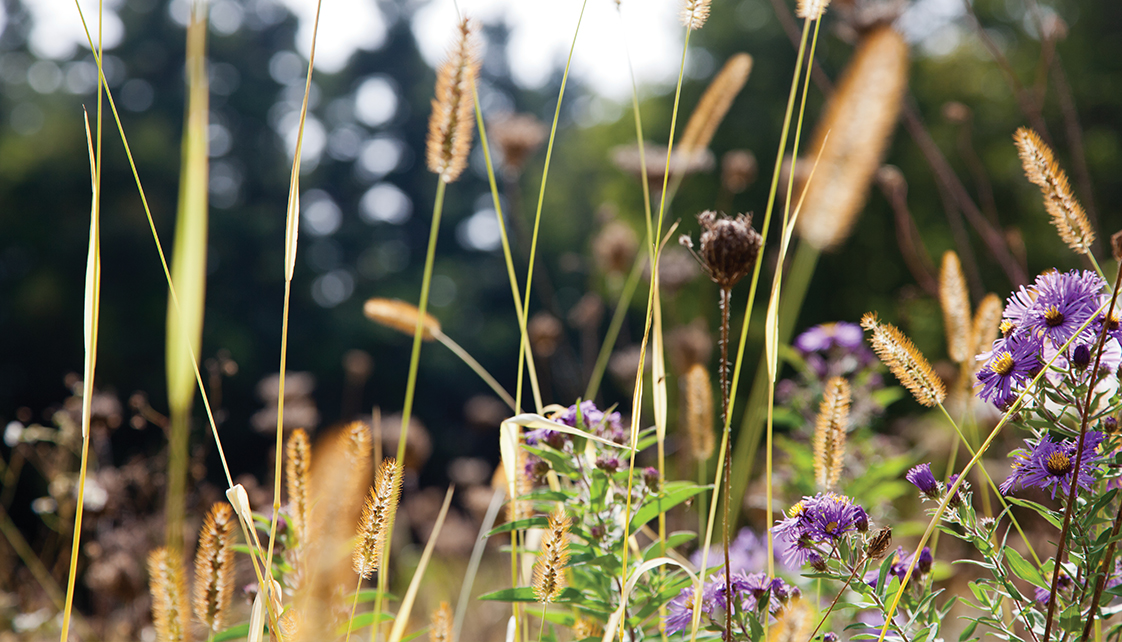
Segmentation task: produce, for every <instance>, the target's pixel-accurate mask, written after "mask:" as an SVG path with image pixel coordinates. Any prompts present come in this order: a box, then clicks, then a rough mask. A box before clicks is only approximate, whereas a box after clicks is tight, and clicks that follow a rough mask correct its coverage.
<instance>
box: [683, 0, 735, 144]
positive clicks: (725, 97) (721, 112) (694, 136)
mask: <svg viewBox="0 0 1122 642" xmlns="http://www.w3.org/2000/svg"><path fill="white" fill-rule="evenodd" d="M706 11H708V9H706ZM750 73H752V56H749V55H748V54H746V53H738V54H735V55H733V56H732V57H731V58H729V59H728V61H727V62H725V66H724V67H722V68H721V71H719V72H717V75H716V76H714V77H713V81H712V82H710V83H709V87H707V88H706V89H705V93H704V94H702V95H701V100H699V101H698V102H697V107H695V108H694V110H693V114H691V115H690V119H689V121H688V122H687V123H686V128H685V129H684V130H683V131H682V137H681V138H680V139H679V141H678V150H679V151H681V152H682V153H683V154H686V155H694V154H696V153H698V152H701V151H703V150H704V149H706V148H707V147H709V143H710V142H712V141H713V135H714V134H715V133H716V132H717V127H718V126H719V125H720V124H721V122H722V121H723V120H724V119H725V115H727V114H728V111H729V107H731V106H732V101H733V100H734V99H736V97H737V95H739V94H740V90H741V89H743V88H744V83H746V82H747V81H748V74H750Z"/></svg>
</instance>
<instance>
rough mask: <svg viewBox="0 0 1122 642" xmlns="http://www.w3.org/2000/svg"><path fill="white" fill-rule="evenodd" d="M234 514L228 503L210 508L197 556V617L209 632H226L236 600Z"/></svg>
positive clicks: (201, 534) (200, 532)
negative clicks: (228, 619)
mask: <svg viewBox="0 0 1122 642" xmlns="http://www.w3.org/2000/svg"><path fill="white" fill-rule="evenodd" d="M236 526H237V521H236V520H235V519H234V511H233V509H232V508H230V505H229V504H227V503H225V502H218V503H216V504H214V505H213V506H211V507H210V511H209V512H208V513H207V515H206V519H205V520H203V528H202V530H201V531H199V548H198V551H197V552H196V553H195V615H196V617H198V618H199V620H200V621H201V622H202V623H203V624H205V625H206V627H207V630H209V631H212V632H215V633H217V632H218V631H221V630H223V629H224V628H226V617H227V616H228V615H229V614H230V604H231V601H232V600H233V598H234V529H235V527H236Z"/></svg>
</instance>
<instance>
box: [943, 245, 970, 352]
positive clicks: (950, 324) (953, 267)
mask: <svg viewBox="0 0 1122 642" xmlns="http://www.w3.org/2000/svg"><path fill="white" fill-rule="evenodd" d="M939 305H940V306H941V307H942V308H943V330H944V331H945V332H946V333H947V354H948V355H949V356H950V358H951V360H952V361H954V362H955V363H965V362H966V360H967V359H970V358H971V357H973V356H974V355H973V351H974V346H973V345H971V343H972V336H971V335H972V334H973V331H974V328H973V321H972V320H971V318H970V294H969V293H968V292H967V290H966V277H965V276H964V275H963V274H962V264H961V263H959V260H958V255H957V254H955V253H954V252H952V251H950V250H948V251H947V252H946V254H944V255H943V265H942V267H941V268H940V270H939Z"/></svg>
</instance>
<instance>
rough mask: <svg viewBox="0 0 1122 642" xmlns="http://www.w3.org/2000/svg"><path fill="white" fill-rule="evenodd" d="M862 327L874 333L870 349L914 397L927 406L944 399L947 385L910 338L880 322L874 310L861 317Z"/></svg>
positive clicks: (888, 324)
mask: <svg viewBox="0 0 1122 642" xmlns="http://www.w3.org/2000/svg"><path fill="white" fill-rule="evenodd" d="M861 327H862V328H865V329H866V330H869V331H871V332H872V333H873V335H872V336H871V337H869V343H870V344H872V346H873V350H874V351H875V352H876V353H877V356H878V357H880V360H881V361H883V362H884V364H885V365H886V366H888V369H889V370H891V371H892V374H894V375H896V378H897V379H899V380H900V383H902V384H904V387H905V388H907V389H908V391H909V392H911V393H912V396H913V397H915V398H916V401H918V402H920V403H921V404H923V405H925V406H928V407H934V406H937V405H939V404H941V403H943V400H944V399H946V398H947V387H946V385H945V384H944V383H943V380H942V379H940V378H939V375H937V374H935V370H934V369H932V368H931V364H930V363H928V362H927V359H925V358H924V356H923V354H922V353H921V352H920V351H919V350H918V349H917V348H916V347H915V344H913V343H912V341H911V339H909V338H908V337H906V336H904V333H903V332H900V330H899V328H897V327H896V326H894V325H892V324H891V323H881V322H880V320H878V319H877V315H876V313H875V312H868V313H866V314H865V316H864V317H862V318H861Z"/></svg>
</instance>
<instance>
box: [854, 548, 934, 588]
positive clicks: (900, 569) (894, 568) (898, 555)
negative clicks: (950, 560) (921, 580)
mask: <svg viewBox="0 0 1122 642" xmlns="http://www.w3.org/2000/svg"><path fill="white" fill-rule="evenodd" d="M913 556H914V555H913V554H912V553H908V552H906V551H905V550H904V547H903V546H897V547H896V552H895V553H894V554H893V555H892V563H891V564H890V565H889V567H888V573H887V574H886V575H885V580H886V581H889V578H891V577H896V579H898V580H900V582H901V583H903V581H904V576H905V575H907V574H908V567H909V566H911V565H912V558H913ZM933 562H934V558H933V557H932V555H931V548H930V547H927V546H924V547H923V550H921V551H920V552H919V559H917V560H916V564H915V568H914V569H913V570H912V574H913V575H926V574H928V573H930V572H931V566H932V563H933ZM879 577H880V569H873V570H871V571H869V572H868V573H866V574H865V578H864V579H865V583H866V584H868V585H869V586H872V587H874V588H875V587H876V583H877V579H878V578H879Z"/></svg>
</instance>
